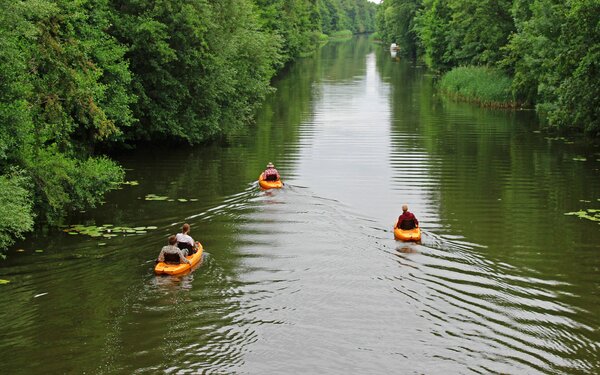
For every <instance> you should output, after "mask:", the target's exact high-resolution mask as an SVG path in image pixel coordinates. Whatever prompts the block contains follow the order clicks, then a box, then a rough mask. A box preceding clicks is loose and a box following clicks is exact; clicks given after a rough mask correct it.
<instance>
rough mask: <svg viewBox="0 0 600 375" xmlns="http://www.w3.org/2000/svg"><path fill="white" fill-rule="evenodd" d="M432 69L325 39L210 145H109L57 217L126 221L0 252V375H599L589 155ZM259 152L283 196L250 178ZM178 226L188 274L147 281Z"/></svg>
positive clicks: (598, 155)
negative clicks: (407, 229)
mask: <svg viewBox="0 0 600 375" xmlns="http://www.w3.org/2000/svg"><path fill="white" fill-rule="evenodd" d="M434 80H435V77H434V76H433V75H431V74H429V73H428V72H427V70H426V69H425V68H423V67H418V66H414V64H411V63H410V62H406V61H402V60H397V59H393V58H391V56H390V54H389V52H388V51H386V50H384V49H382V48H381V47H380V46H378V45H375V44H370V43H369V42H368V41H367V39H366V38H358V39H354V40H351V41H347V42H338V43H329V44H327V45H326V46H324V47H323V48H322V49H321V50H320V51H319V53H318V54H317V55H316V56H314V57H312V58H306V59H302V60H300V61H298V62H297V63H296V64H294V65H293V66H291V67H290V69H289V70H288V71H287V72H286V73H285V74H284V75H283V77H282V78H280V79H279V80H277V81H276V82H274V85H275V86H276V88H277V92H276V93H274V94H273V95H272V96H271V97H270V98H269V100H267V102H266V103H265V105H264V107H263V108H262V109H261V110H260V111H259V113H258V120H257V125H256V126H255V127H253V128H251V129H249V130H247V131H246V132H245V133H243V134H239V135H237V136H235V137H233V138H232V139H231V140H230V142H229V144H228V145H227V146H211V147H208V148H207V147H204V148H194V149H179V150H175V149H166V148H152V149H138V150H136V151H134V152H128V153H125V154H122V155H117V156H116V158H117V159H118V160H119V161H120V162H121V163H122V164H123V165H124V166H125V167H126V168H127V180H128V181H130V184H129V185H124V186H123V187H122V189H120V190H116V191H114V192H112V193H110V194H109V195H108V196H107V199H106V203H105V204H104V205H103V206H102V207H99V208H97V209H94V210H90V211H88V212H82V213H79V214H78V215H75V216H73V217H72V218H71V219H70V222H69V223H68V224H69V225H76V224H80V225H85V226H87V227H91V226H106V225H112V227H103V228H115V227H117V228H118V227H121V228H126V229H124V230H112V231H110V232H109V231H108V230H103V231H102V232H101V234H102V236H100V237H92V236H88V235H85V234H72V233H76V232H71V234H70V233H68V232H63V231H60V230H56V229H47V230H44V231H40V232H39V233H36V234H35V235H33V236H31V237H30V238H29V239H28V240H27V241H25V242H23V243H20V244H19V246H17V248H15V249H14V250H13V251H11V252H10V253H9V254H8V259H7V260H6V261H4V262H1V263H0V279H4V280H8V281H9V283H8V284H4V285H0V332H2V334H1V336H0V337H1V340H0V373H3V374H34V373H39V374H48V373H52V374H56V373H89V374H116V373H123V374H125V373H126V374H131V373H139V374H146V373H147V374H154V373H178V374H185V373H216V374H217V373H218V374H224V373H244V374H284V373H306V374H348V373H351V374H389V373H425V374H448V373H552V374H554V373H598V372H600V331H599V327H600V226H599V223H598V222H596V221H593V220H589V219H586V218H579V217H578V216H576V215H565V214H566V213H570V212H576V211H581V210H583V211H585V212H586V213H587V216H588V217H589V218H592V219H593V218H596V219H598V218H599V215H597V212H600V211H595V210H599V209H600V172H599V169H600V148H598V147H597V145H594V144H590V143H589V142H586V141H585V140H570V139H565V138H560V137H550V136H547V135H545V134H543V133H540V132H539V131H538V127H539V125H538V120H537V118H536V116H535V114H534V113H533V112H532V111H516V112H512V111H493V110H485V109H480V108H477V107H474V106H471V105H468V104H462V103H455V102H452V101H448V100H445V99H444V98H443V97H440V96H439V95H438V94H437V93H436V90H435V82H434ZM268 161H272V162H274V163H275V164H276V166H277V167H278V169H279V171H280V173H281V174H282V175H283V178H284V181H285V183H286V186H285V188H284V189H282V190H279V191H267V192H265V191H260V190H259V189H258V187H257V184H256V178H257V177H258V175H259V173H260V172H261V171H262V169H263V168H264V166H265V164H266V163H267V162H268ZM403 203H407V204H409V206H410V209H411V211H412V212H414V213H415V214H416V215H417V217H418V218H419V221H420V222H421V226H422V229H423V231H424V233H423V238H422V241H421V243H419V244H415V243H401V242H397V241H395V240H394V239H393V233H392V230H391V229H392V226H393V224H394V222H395V220H396V218H397V216H398V215H399V213H400V211H401V205H402V204H403ZM586 210H587V211H586ZM185 222H188V223H190V224H191V226H192V233H191V234H192V236H193V237H194V238H195V239H197V240H200V241H201V242H202V243H203V245H204V248H205V251H206V254H205V258H204V261H203V263H202V265H201V266H200V267H198V268H197V269H196V270H195V271H194V272H193V273H191V274H188V275H185V276H182V277H156V276H154V274H153V272H152V269H153V266H154V259H155V257H156V255H157V254H158V252H159V250H160V247H161V246H162V245H163V244H164V243H165V241H166V238H167V236H168V235H169V234H173V233H175V232H177V231H178V229H179V228H180V227H181V225H182V224H183V223H185ZM142 227H143V228H142ZM66 229H68V228H66ZM123 231H124V232H125V233H123ZM92 232H93V231H92Z"/></svg>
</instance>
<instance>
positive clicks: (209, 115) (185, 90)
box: [114, 0, 281, 143]
mask: <svg viewBox="0 0 600 375" xmlns="http://www.w3.org/2000/svg"><path fill="white" fill-rule="evenodd" d="M252 9H253V8H252V6H251V3H250V2H249V1H233V0H229V1H221V2H217V3H215V5H211V4H209V3H207V2H199V1H191V0H188V1H178V0H165V1H160V2H151V3H150V2H145V1H137V0H127V1H122V2H119V5H118V7H117V8H116V12H117V13H118V17H116V18H115V20H114V23H115V31H114V34H115V35H116V37H117V39H118V40H119V41H121V42H122V43H124V44H125V45H127V46H128V49H129V52H128V53H127V56H128V58H129V59H130V61H131V70H132V71H133V73H134V80H133V81H134V82H133V88H134V91H135V94H136V95H137V96H138V97H139V101H138V102H137V103H136V105H135V106H134V113H135V115H136V117H137V118H138V119H139V121H140V125H139V126H136V127H135V128H134V129H132V131H131V132H129V138H133V139H161V138H162V139H179V140H184V141H187V142H189V143H199V142H203V141H205V140H207V139H211V138H214V137H216V136H218V135H221V134H222V133H223V132H226V131H227V130H228V129H234V128H236V127H239V126H241V125H243V124H246V123H248V122H249V121H250V119H251V116H252V113H253V109H254V108H255V106H256V105H257V104H258V103H260V100H261V99H262V98H263V97H264V95H265V94H266V93H267V92H269V80H270V78H271V77H272V76H273V74H274V72H275V70H274V69H275V68H276V67H279V66H280V63H281V57H280V54H279V49H280V45H281V39H280V37H278V36H277V35H273V33H271V32H270V31H261V30H260V28H259V26H260V25H259V21H258V18H257V16H256V15H255V14H254V13H252ZM233 19H235V20H236V22H232V21H231V20H233Z"/></svg>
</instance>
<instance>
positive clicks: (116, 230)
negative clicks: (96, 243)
mask: <svg viewBox="0 0 600 375" xmlns="http://www.w3.org/2000/svg"><path fill="white" fill-rule="evenodd" d="M152 229H158V227H156V226H150V227H142V226H138V227H135V228H131V227H122V226H114V224H104V225H101V226H99V227H97V226H93V225H90V226H85V225H79V224H78V225H73V226H71V227H70V228H68V229H65V230H64V231H65V232H67V233H68V234H72V235H76V234H84V235H86V236H90V237H94V238H97V237H104V238H112V237H117V236H118V234H144V233H147V231H148V230H152Z"/></svg>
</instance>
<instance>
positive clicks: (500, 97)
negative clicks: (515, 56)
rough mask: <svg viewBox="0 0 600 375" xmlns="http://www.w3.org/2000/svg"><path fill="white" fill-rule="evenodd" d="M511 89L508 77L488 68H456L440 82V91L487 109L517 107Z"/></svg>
mask: <svg viewBox="0 0 600 375" xmlns="http://www.w3.org/2000/svg"><path fill="white" fill-rule="evenodd" d="M511 87H512V80H511V79H510V78H509V77H508V76H506V75H504V74H503V73H502V72H499V71H497V70H493V69H490V68H486V67H474V66H473V67H458V68H454V69H452V70H451V71H449V72H448V73H446V74H444V76H443V77H442V79H441V81H440V89H441V90H442V91H443V92H444V93H446V94H448V95H449V96H451V97H454V98H457V99H460V100H465V101H469V102H473V103H478V104H480V105H482V106H486V107H499V108H508V107H516V106H517V105H518V103H517V101H516V100H515V98H514V96H513V94H512V89H511Z"/></svg>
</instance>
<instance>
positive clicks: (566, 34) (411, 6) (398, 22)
mask: <svg viewBox="0 0 600 375" xmlns="http://www.w3.org/2000/svg"><path fill="white" fill-rule="evenodd" d="M377 27H378V32H379V34H380V36H381V38H382V39H383V40H384V41H386V42H387V43H392V42H396V43H398V44H399V45H400V48H401V51H402V53H403V54H404V55H406V56H410V57H412V58H415V59H420V60H422V61H424V62H425V63H426V64H427V66H428V67H430V68H432V69H434V70H437V71H439V72H441V73H445V72H448V74H447V75H449V79H450V80H454V81H455V82H454V83H452V85H453V86H454V88H455V89H457V90H460V87H461V86H463V87H464V86H465V85H474V86H477V85H479V86H480V87H482V88H483V89H489V88H490V82H493V83H494V84H495V85H496V86H498V87H499V89H498V90H502V88H501V87H500V85H498V84H497V83H498V82H501V81H502V78H498V75H499V74H500V75H503V76H504V77H506V82H508V83H507V85H506V87H507V90H506V91H509V92H508V94H509V96H511V97H512V101H513V102H516V103H521V104H523V105H535V106H536V109H537V110H538V112H540V113H541V114H543V115H544V116H543V118H545V119H546V120H547V123H548V125H550V126H551V127H553V128H557V129H565V130H575V131H583V132H586V133H588V134H590V135H593V136H598V135H600V85H599V84H598V82H600V1H598V0H577V1H558V0H383V1H382V3H381V5H380V6H379V8H378V11H377ZM478 82H481V84H478ZM474 90H477V88H475V89H474ZM481 91H484V90H480V91H479V92H481ZM484 94H485V93H482V96H484ZM477 95H479V94H475V96H477ZM500 96H503V95H500Z"/></svg>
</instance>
